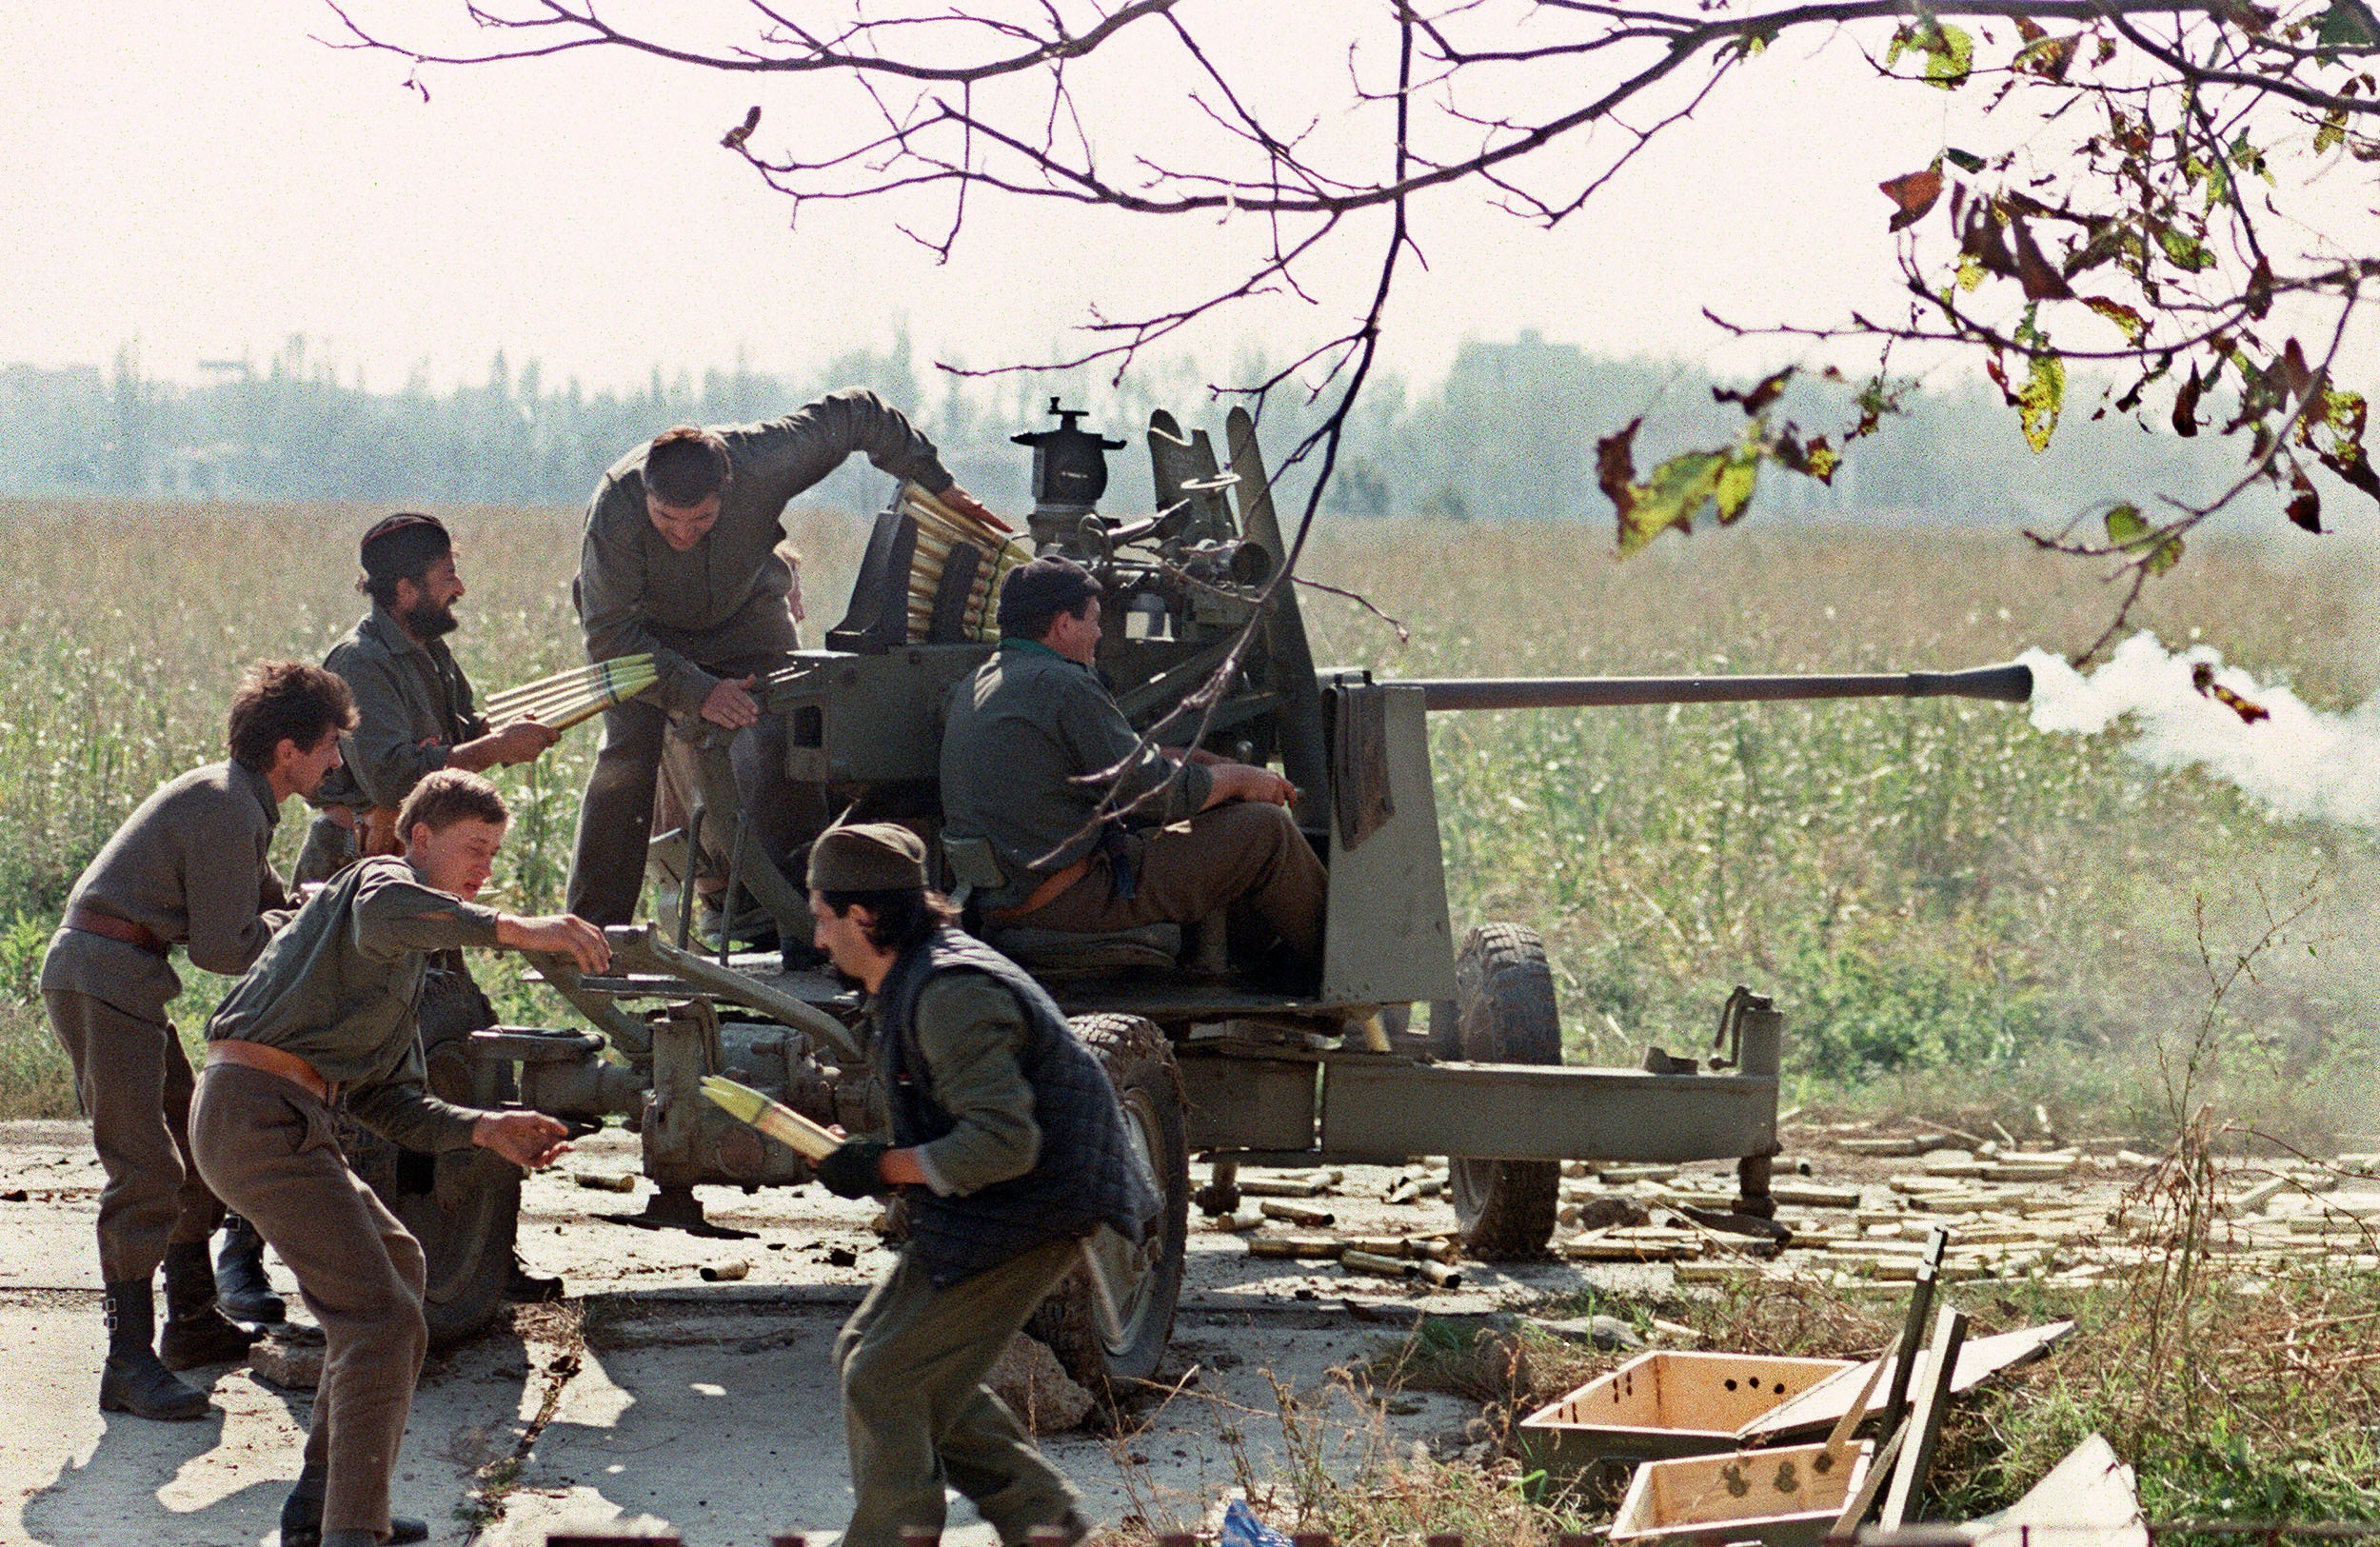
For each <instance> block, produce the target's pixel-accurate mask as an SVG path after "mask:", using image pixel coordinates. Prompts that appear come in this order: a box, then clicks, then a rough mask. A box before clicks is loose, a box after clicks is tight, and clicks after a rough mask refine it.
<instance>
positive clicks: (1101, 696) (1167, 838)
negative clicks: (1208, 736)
mask: <svg viewBox="0 0 2380 1547" xmlns="http://www.w3.org/2000/svg"><path fill="white" fill-rule="evenodd" d="M1000 632H1001V642H1000V648H999V650H997V651H996V652H995V653H994V654H993V655H992V657H991V659H990V660H988V661H986V662H984V663H983V664H982V667H981V668H979V669H978V670H977V672H976V673H975V675H974V677H973V678H971V679H969V680H967V681H963V682H962V683H960V684H959V685H958V687H957V689H956V690H955V691H954V692H953V693H952V695H951V701H950V710H949V715H948V718H947V719H946V721H945V722H944V726H943V731H942V810H943V813H944V815H945V817H946V819H947V822H948V830H949V831H950V833H951V834H952V835H954V836H956V837H962V838H984V839H989V840H990V841H991V844H992V847H993V849H994V850H995V851H996V852H997V853H998V855H999V856H1000V861H1001V865H1002V869H1004V870H1005V871H1006V872H1007V877H1008V884H1007V885H1006V886H1005V887H1004V888H1002V889H999V890H996V891H992V892H989V893H985V894H981V895H982V900H983V909H984V911H983V918H984V920H985V922H988V923H990V924H992V925H994V926H999V925H1002V924H1010V923H1014V924H1020V925H1022V926H1026V927H1029V928H1034V929H1055V930H1061V931H1068V932H1073V933H1087V934H1099V933H1105V932H1108V931H1112V930H1119V929H1131V928H1137V927H1139V926H1140V925H1143V924H1149V923H1190V922H1195V921H1197V920H1200V919H1202V918H1205V917H1206V916H1207V915H1208V914H1210V913H1213V912H1214V911H1215V910H1216V909H1218V908H1222V907H1226V906H1228V907H1230V908H1231V910H1232V912H1233V914H1234V915H1235V917H1234V920H1233V929H1232V938H1233V942H1234V944H1235V947H1237V948H1238V951H1239V954H1240V956H1241V957H1242V958H1243V959H1244V958H1245V957H1247V956H1248V955H1250V954H1251V952H1252V951H1261V950H1266V949H1285V950H1286V951H1287V952H1288V953H1289V954H1290V956H1291V958H1292V959H1293V960H1292V961H1291V962H1288V963H1286V965H1288V966H1289V967H1290V968H1291V970H1292V971H1304V970H1309V969H1312V968H1314V967H1317V966H1319V964H1320V959H1321V950H1322V900H1323V897H1324V895H1325V892H1326V889H1327V882H1326V880H1325V877H1324V874H1323V870H1322V864H1321V862H1320V861H1319V860H1318V859H1316V858H1315V855H1314V849H1313V846H1312V845H1311V844H1309V843H1307V842H1306V840H1305V836H1304V835H1303V834H1302V833H1300V832H1299V830H1298V824H1297V823H1296V822H1295V821H1294V820H1293V819H1292V818H1291V817H1290V815H1289V812H1288V810H1287V809H1286V807H1287V806H1288V804H1289V803H1290V802H1291V801H1292V800H1293V799H1295V798H1296V795H1297V790H1296V788H1295V787H1294V786H1293V785H1291V783H1289V781H1288V780H1286V779H1284V778H1282V777H1281V776H1280V775H1279V774H1277V773H1275V772H1273V771H1272V770H1271V769H1269V768H1258V767H1252V766H1250V765H1248V764H1240V763H1228V762H1225V761H1224V760H1223V759H1221V758H1219V757H1216V756H1215V755H1214V754H1212V753H1210V752H1205V751H1200V750H1195V749H1194V750H1191V751H1188V752H1186V753H1185V752H1183V751H1181V750H1180V749H1178V748H1173V747H1141V746H1140V737H1139V735H1138V733H1136V732H1135V731H1134V730H1133V728H1132V725H1131V723H1130V722H1129V721H1127V720H1126V719H1125V718H1124V714H1123V711H1122V710H1121V708H1119V707H1118V706H1117V704H1116V701H1115V699H1114V698H1113V697H1112V696H1111V695H1110V694H1109V693H1108V691H1107V689H1106V687H1105V686H1104V685H1103V684H1101V682H1100V680H1099V677H1098V675H1097V674H1096V672H1095V671H1094V670H1093V666H1094V663H1095V661H1096V659H1097V652H1098V649H1099V642H1100V585H1099V582H1098V581H1097V580H1096V579H1094V578H1093V577H1092V575H1091V573H1090V571H1089V570H1087V569H1085V568H1083V567H1082V566H1081V565H1079V564H1076V563H1075V562H1074V561H1072V560H1070V559H1058V558H1047V559H1036V560H1034V561H1033V562H1032V563H1030V564H1026V565H1020V566H1018V567H1017V568H1015V569H1013V570H1011V571H1009V574H1008V578H1007V580H1006V581H1005V582H1004V583H1002V586H1001V591H1000ZM1268 934H1269V935H1270V936H1271V937H1272V939H1271V940H1267V939H1266V938H1265V937H1266V936H1267V935H1268ZM1275 942H1278V945H1276V944H1275Z"/></svg>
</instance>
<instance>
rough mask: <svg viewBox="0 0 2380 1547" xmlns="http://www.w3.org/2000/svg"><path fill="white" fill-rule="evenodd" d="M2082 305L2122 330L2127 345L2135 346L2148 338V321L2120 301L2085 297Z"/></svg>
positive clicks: (2090, 296) (2101, 297) (2103, 297)
mask: <svg viewBox="0 0 2380 1547" xmlns="http://www.w3.org/2000/svg"><path fill="white" fill-rule="evenodd" d="M2083 305H2084V306H2087V307H2090V308H2091V309H2092V310H2093V311H2095V312H2097V313H2098V314H2099V315H2100V316H2102V317H2105V318H2106V319H2107V320H2108V321H2110V322H2112V323H2113V324H2114V325H2115V326H2116V327H2120V328H2122V329H2123V330H2124V342H2125V343H2127V344H2137V343H2139V342H2140V341H2141V340H2142V339H2143V338H2145V337H2147V336H2148V333H2149V319H2147V318H2146V317H2143V316H2142V315H2141V314H2140V313H2139V312H2137V311H2134V310H2133V309H2132V307H2128V306H2126V305H2125V304H2124V303H2123V302H2121V301H2112V300H2110V299H2109V298H2108V297H2106V296H2104V295H2086V296H2084V297H2083Z"/></svg>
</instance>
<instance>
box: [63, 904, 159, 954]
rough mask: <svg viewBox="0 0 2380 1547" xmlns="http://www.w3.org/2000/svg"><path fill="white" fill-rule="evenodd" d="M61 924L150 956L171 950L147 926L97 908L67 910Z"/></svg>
mask: <svg viewBox="0 0 2380 1547" xmlns="http://www.w3.org/2000/svg"><path fill="white" fill-rule="evenodd" d="M62 922H64V923H65V924H66V926H67V927H68V928H69V929H79V930H81V931H82V932H83V933H84V934H86V935H99V936H102V937H104V938H106V939H108V940H118V941H122V942H124V943H125V944H127V945H131V946H136V947H138V948H139V949H141V950H144V951H147V952H148V953H149V955H151V956H165V955H167V954H168V953H169V952H170V951H171V949H172V947H171V946H169V945H168V944H167V943H166V942H164V941H163V940H160V939H159V938H158V937H157V932H156V931H155V930H153V929H151V928H149V926H148V925H147V924H137V923H134V922H132V921H131V920H129V919H119V918H117V917H116V916H115V915H114V914H112V913H102V912H100V911H99V910H98V909H97V908H89V907H74V908H69V909H67V910H66V918H65V919H64V920H63V921H62Z"/></svg>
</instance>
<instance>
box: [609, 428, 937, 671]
mask: <svg viewBox="0 0 2380 1547" xmlns="http://www.w3.org/2000/svg"><path fill="white" fill-rule="evenodd" d="M719 433H720V434H721V435H722V436H724V438H725V439H726V442H727V457H728V461H729V463H730V465H731V466H732V468H733V477H732V480H731V482H730V483H729V484H728V486H727V488H726V491H725V492H724V494H723V495H721V497H720V502H719V523H718V525H717V526H713V527H712V528H711V529H710V530H709V531H708V532H707V533H705V534H704V537H703V540H702V541H701V542H699V543H697V544H695V545H694V546H693V548H692V549H691V550H689V551H687V552H684V553H680V552H679V551H677V550H676V549H675V548H673V547H671V546H670V545H668V544H667V543H665V542H664V541H662V536H661V533H660V532H658V531H656V530H654V528H653V523H652V518H651V517H649V516H648V515H646V514H645V450H646V447H645V446H638V447H637V448H636V449H635V450H633V451H631V452H629V453H628V454H627V455H626V456H625V457H623V458H621V459H620V460H619V461H618V462H616V463H614V464H613V465H612V466H611V469H610V470H609V471H608V472H606V473H605V474H604V480H603V482H602V483H600V484H598V485H597V486H595V497H594V499H593V501H592V502H591V503H590V504H589V505H588V506H587V511H586V528H585V538H584V540H583V542H582V543H581V545H580V548H579V578H578V580H577V581H576V582H575V583H574V584H573V585H572V586H571V589H570V595H571V599H572V601H573V602H574V603H575V604H576V605H577V606H578V609H579V624H580V626H581V627H582V628H584V629H585V632H586V654H587V659H589V660H591V661H608V660H610V659H612V658H613V657H615V656H623V655H643V654H646V653H651V654H653V655H655V656H658V657H659V658H660V659H659V661H658V662H657V663H656V664H658V665H659V667H660V669H661V685H660V687H659V688H658V689H656V694H657V696H658V697H659V699H660V700H661V703H662V706H663V707H664V708H666V709H669V710H672V711H674V712H676V713H680V714H692V713H693V712H694V711H695V710H697V709H699V708H701V707H702V705H703V700H704V698H706V697H708V696H709V694H710V690H711V689H712V688H713V687H715V686H717V685H718V683H719V679H718V678H717V677H715V676H713V675H712V674H711V673H710V672H708V671H706V670H704V667H705V666H706V665H708V664H712V663H715V662H721V661H730V660H734V659H736V658H737V657H739V656H747V655H759V654H763V653H765V652H769V651H782V650H792V649H794V648H796V647H798V644H799V642H798V641H797V640H796V638H795V636H794V629H793V616H792V614H791V613H790V612H789V611H788V610H787V609H786V605H785V598H786V595H787V593H788V592H789V591H790V590H791V589H792V586H793V566H792V565H790V564H789V563H787V562H786V560H785V556H784V555H783V553H780V552H779V551H778V545H779V544H781V543H783V541H784V540H785V528H784V525H783V515H784V509H785V506H786V504H787V503H788V502H789V501H791V500H792V499H793V498H794V496H796V495H798V494H800V493H801V492H802V491H803V490H804V489H806V488H808V487H810V486H812V485H814V484H816V483H818V482H819V481H820V480H821V479H823V478H824V477H825V476H826V475H827V474H829V473H831V472H833V471H834V470H835V469H836V468H838V467H840V466H843V462H844V460H845V459H846V458H848V457H849V456H850V455H851V453H853V452H854V451H864V452H866V453H867V457H868V460H869V461H870V462H872V463H874V464H875V465H876V466H879V467H881V468H883V470H884V471H885V472H888V473H891V474H892V475H894V476H895V477H897V478H911V479H915V480H916V481H917V482H918V483H919V484H921V485H922V486H924V487H925V488H926V489H927V490H928V491H930V492H932V493H936V494H939V493H941V492H942V490H943V489H946V488H948V487H949V486H951V483H952V482H953V480H952V479H951V476H950V474H949V473H948V472H946V471H944V470H943V467H942V463H941V461H940V460H939V459H938V458H937V457H936V455H935V452H934V443H933V442H931V441H929V440H927V439H926V438H925V437H924V436H923V435H922V434H920V433H919V432H918V430H917V428H916V426H913V425H911V424H910V423H909V421H908V420H907V419H906V418H905V417H903V416H902V413H901V411H900V410H899V409H897V408H894V407H891V406H890V405H888V404H886V403H885V402H884V400H883V399H882V398H880V397H878V396H877V395H876V394H875V393H873V392H870V391H866V390H864V389H863V388H860V387H850V388H846V389H845V390H843V391H841V392H832V393H829V394H828V395H826V396H825V397H823V398H821V399H819V400H818V401H817V402H816V403H813V404H811V405H810V406H809V407H805V408H798V409H796V410H795V411H793V412H792V413H789V414H787V415H786V416H785V417H784V418H783V419H773V420H770V421H769V422H768V423H767V424H764V425H726V426H719Z"/></svg>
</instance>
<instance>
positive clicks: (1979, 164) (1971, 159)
mask: <svg viewBox="0 0 2380 1547" xmlns="http://www.w3.org/2000/svg"><path fill="white" fill-rule="evenodd" d="M1942 153H1943V154H1944V155H1946V156H1948V157H1950V158H1951V164H1952V165H1953V166H1954V167H1957V168H1959V169H1962V170H1965V171H1971V172H1979V171H1981V170H1983V158H1982V157H1981V156H1979V155H1977V154H1975V153H1974V152H1973V150H1961V149H1958V148H1957V147H1955V146H1953V147H1950V148H1948V149H1945V150H1943V152H1942Z"/></svg>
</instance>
